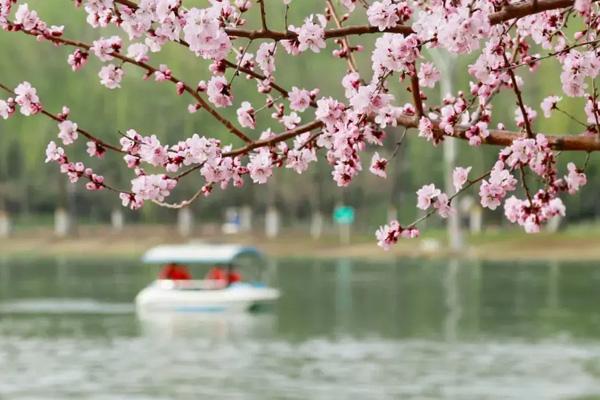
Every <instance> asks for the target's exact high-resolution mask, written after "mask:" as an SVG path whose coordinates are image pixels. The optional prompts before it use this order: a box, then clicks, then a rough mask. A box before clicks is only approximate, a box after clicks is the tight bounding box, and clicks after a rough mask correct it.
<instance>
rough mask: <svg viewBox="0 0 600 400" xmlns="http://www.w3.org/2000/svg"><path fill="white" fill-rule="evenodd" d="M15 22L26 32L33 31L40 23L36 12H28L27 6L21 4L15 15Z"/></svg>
mask: <svg viewBox="0 0 600 400" xmlns="http://www.w3.org/2000/svg"><path fill="white" fill-rule="evenodd" d="M15 22H16V23H17V24H19V25H21V26H23V29H25V30H26V31H31V30H34V29H35V28H36V27H37V25H38V24H39V23H40V22H41V21H40V19H39V18H38V15H37V12H36V11H30V10H29V5H28V4H21V5H19V8H18V9H17V12H16V13H15Z"/></svg>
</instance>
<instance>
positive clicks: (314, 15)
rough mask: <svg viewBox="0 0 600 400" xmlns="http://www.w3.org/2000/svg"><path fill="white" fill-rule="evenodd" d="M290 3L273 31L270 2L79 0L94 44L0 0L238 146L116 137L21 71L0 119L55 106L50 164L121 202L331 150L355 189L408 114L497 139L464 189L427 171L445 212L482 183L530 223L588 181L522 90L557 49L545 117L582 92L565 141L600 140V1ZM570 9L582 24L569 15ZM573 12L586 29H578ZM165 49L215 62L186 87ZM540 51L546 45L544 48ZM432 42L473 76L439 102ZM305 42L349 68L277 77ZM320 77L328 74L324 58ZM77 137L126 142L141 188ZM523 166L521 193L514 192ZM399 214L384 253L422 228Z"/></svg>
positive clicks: (428, 205) (106, 80) (432, 130)
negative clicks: (315, 79)
mask: <svg viewBox="0 0 600 400" xmlns="http://www.w3.org/2000/svg"><path fill="white" fill-rule="evenodd" d="M281 2H282V3H283V4H284V5H285V9H286V13H285V15H284V16H283V17H284V18H282V20H284V21H285V23H286V26H285V29H284V30H281V31H276V30H273V29H272V27H273V26H274V25H275V24H272V23H271V21H272V20H271V18H273V16H272V15H270V14H271V13H272V12H273V10H272V9H271V8H269V7H266V10H265V7H264V6H265V4H260V6H258V3H259V2H258V1H256V0H209V1H208V2H202V5H201V6H198V5H191V4H184V2H183V1H181V0H139V1H138V2H132V1H129V0H76V1H75V4H76V5H77V6H82V7H83V9H84V11H85V14H86V20H87V23H88V24H89V25H90V26H91V27H92V28H110V29H106V30H105V29H102V30H101V32H111V34H110V36H100V35H98V37H97V38H96V39H95V40H93V41H92V42H91V43H89V44H88V43H84V42H80V41H77V40H73V39H70V38H67V37H66V36H67V34H68V30H66V29H65V27H64V26H61V25H50V24H48V23H47V22H45V21H44V20H42V18H41V17H40V16H39V15H38V13H37V12H36V11H35V10H32V9H31V8H30V7H29V5H28V4H27V3H26V2H24V1H21V0H0V27H1V28H2V29H3V30H4V31H5V32H10V33H12V32H21V33H24V34H26V35H29V36H33V37H35V38H36V39H37V40H38V41H47V42H50V43H52V44H54V45H56V46H68V47H70V48H72V49H71V51H70V54H69V55H68V57H67V60H66V61H67V65H68V66H69V67H70V68H71V69H72V70H73V71H79V70H81V69H83V68H90V67H89V66H88V61H89V59H90V58H95V59H96V60H97V61H98V62H99V63H100V64H101V65H100V67H99V69H98V71H97V75H98V78H99V82H100V84H101V85H103V86H105V87H106V88H108V89H111V90H118V89H119V88H121V85H122V82H123V80H124V79H126V78H127V79H130V77H129V76H127V77H126V76H125V71H126V69H125V65H126V64H128V65H130V66H134V67H137V68H140V69H141V70H142V71H143V73H144V78H145V79H147V80H148V81H154V82H164V84H172V85H173V88H174V90H173V91H174V94H177V95H180V96H183V95H186V96H189V97H190V103H189V105H188V107H187V111H188V112H190V113H198V118H204V117H210V118H215V119H216V120H217V121H218V122H219V123H220V124H221V125H222V126H223V129H224V130H226V131H228V132H229V133H231V134H232V135H233V137H235V139H234V140H235V141H242V142H243V143H242V147H234V145H235V144H236V142H233V141H232V142H231V143H225V142H222V141H221V140H217V139H215V138H211V137H209V136H206V133H197V134H194V135H193V136H191V137H189V138H182V139H181V140H180V141H179V142H177V143H175V144H164V143H162V142H161V140H160V137H159V135H157V134H151V133H140V132H137V131H136V130H135V129H134V128H131V127H123V131H125V134H124V135H123V137H121V138H120V140H119V143H118V144H112V145H111V144H110V143H109V142H110V141H106V142H105V141H104V140H101V139H99V138H98V137H96V136H94V135H93V134H91V133H90V132H87V131H85V130H83V129H82V127H80V125H79V124H78V123H77V122H75V121H74V120H73V119H72V118H71V117H70V115H69V110H68V109H66V108H65V109H63V110H62V112H60V113H58V114H53V113H52V112H50V111H48V110H46V109H44V108H43V106H42V103H41V101H40V99H39V97H38V93H37V90H36V89H35V88H34V87H33V86H32V85H31V84H30V83H28V82H22V83H21V84H19V85H18V86H16V87H15V88H14V90H13V89H11V88H8V87H4V85H2V86H0V87H1V88H2V89H4V91H8V92H9V96H8V97H7V98H5V99H0V117H2V118H3V119H7V118H9V117H11V116H13V115H15V114H16V111H17V110H18V111H19V112H20V114H22V115H24V116H32V115H38V114H44V115H46V116H47V117H50V118H52V119H54V120H55V121H56V123H57V126H58V133H57V139H58V140H59V141H60V142H59V143H61V144H62V146H59V145H57V143H56V142H55V141H54V140H53V141H51V142H50V143H49V145H48V147H47V151H46V160H47V161H48V162H50V161H52V162H56V163H58V164H59V168H60V170H61V171H62V172H63V173H65V174H67V176H68V178H69V179H70V180H71V181H73V182H74V181H77V180H79V179H81V178H84V179H85V180H86V181H87V182H86V187H87V188H88V189H89V190H100V189H107V188H108V189H111V190H115V191H117V192H118V195H119V197H120V199H121V201H122V203H123V205H124V206H127V207H130V208H133V209H137V208H139V207H141V206H142V205H143V204H144V203H145V202H147V201H152V202H156V203H159V204H164V203H165V202H167V201H168V199H169V198H170V197H171V194H172V193H173V192H174V191H175V190H176V187H177V184H178V182H179V181H180V179H182V178H183V177H184V176H187V175H189V174H191V173H195V174H196V175H198V174H199V175H200V178H201V187H200V193H202V194H204V195H209V194H210V193H211V191H212V190H213V188H215V187H220V188H221V189H225V188H226V187H228V186H230V185H232V186H235V187H240V186H242V185H243V184H244V182H245V181H252V182H253V183H256V184H265V183H267V182H268V181H269V179H271V177H272V176H273V174H274V171H275V170H276V169H278V168H288V169H291V170H293V171H295V172H296V173H299V174H300V173H304V172H305V171H307V170H308V169H309V168H310V166H311V164H314V163H315V162H317V161H318V160H319V156H320V155H321V156H322V158H323V159H325V160H326V161H327V162H328V163H329V164H330V166H331V175H332V179H333V181H334V182H335V183H336V184H337V185H338V186H341V187H344V186H347V185H349V184H351V182H352V181H353V179H354V178H355V177H356V176H358V175H359V174H360V173H361V172H362V170H363V160H364V159H365V156H366V157H367V160H369V158H370V163H369V165H368V170H369V171H370V172H371V173H372V174H374V175H376V176H377V177H378V178H381V179H385V178H386V177H387V168H388V166H389V162H388V160H389V159H390V158H391V157H394V156H395V154H396V152H393V153H392V154H390V155H387V154H386V153H387V150H386V149H385V148H384V147H383V145H384V139H385V137H386V135H390V134H392V135H393V134H394V130H393V129H391V128H394V127H404V128H405V129H415V130H416V131H417V132H418V136H419V137H422V138H424V139H425V140H427V141H429V142H431V143H432V144H433V145H437V144H439V143H440V142H442V141H443V140H446V138H449V137H452V138H460V139H464V140H466V141H467V142H468V144H469V145H470V146H473V147H478V146H481V145H483V144H502V145H503V148H502V149H501V150H500V152H499V155H498V159H497V161H496V162H495V164H494V165H493V166H490V168H489V170H487V171H482V172H481V175H480V176H479V177H477V178H471V179H469V175H470V174H471V170H472V168H471V167H470V166H465V167H458V168H456V169H455V170H454V171H453V174H452V178H453V179H452V180H453V182H452V184H453V186H454V189H455V192H454V193H445V192H443V191H442V190H440V189H438V188H437V187H436V186H435V185H434V184H427V185H424V186H423V187H422V188H421V189H419V191H418V192H417V208H419V209H420V210H422V211H423V212H425V214H426V215H430V214H438V215H439V216H440V217H442V218H447V217H448V216H450V215H451V214H452V212H453V209H452V206H451V202H452V199H453V198H454V197H455V196H456V195H458V194H460V193H461V192H462V191H464V190H466V189H467V188H469V187H471V186H472V185H474V184H476V183H479V195H480V200H481V205H482V206H483V207H486V208H489V209H491V210H494V209H496V208H498V207H500V206H502V205H503V208H504V212H505V215H506V218H507V219H508V220H509V221H511V222H514V223H518V224H519V225H521V226H523V227H524V229H525V230H526V231H527V232H536V231H538V230H540V227H541V226H542V224H543V223H544V222H546V221H548V220H549V219H550V218H553V217H555V216H561V215H565V212H566V211H565V207H564V204H563V203H562V200H561V199H560V197H559V195H560V194H564V193H568V194H575V193H576V192H577V191H578V190H579V189H580V188H581V187H582V186H583V185H585V183H586V176H585V172H584V171H583V170H582V169H578V168H577V167H576V166H575V164H574V163H569V164H568V166H567V170H568V172H567V173H566V175H563V176H562V177H561V176H560V174H559V172H558V167H557V154H556V152H555V150H561V146H563V147H564V146H565V144H564V143H563V142H564V141H559V140H556V139H552V138H549V137H547V136H546V135H543V134H537V135H536V133H537V131H536V122H537V119H538V109H536V107H535V105H532V104H525V103H524V101H523V96H522V92H523V90H524V88H526V82H525V80H524V79H523V78H522V77H521V74H522V71H526V70H528V71H532V72H535V71H536V69H537V68H538V67H539V65H540V64H541V63H542V62H551V61H546V60H553V61H554V62H555V63H557V64H558V66H559V69H560V71H561V72H560V81H561V83H562V92H563V93H562V94H561V93H558V94H554V93H552V94H548V96H547V97H546V98H545V99H544V101H542V103H541V104H540V105H539V111H541V112H540V113H539V115H540V116H541V115H543V117H545V118H553V117H554V115H556V114H557V113H561V114H568V113H566V111H565V110H563V109H562V108H561V107H560V106H559V103H560V102H561V100H562V95H564V96H566V97H581V98H582V99H583V101H584V103H585V105H584V107H583V109H582V110H581V112H580V113H579V114H581V115H576V116H573V115H570V114H568V116H569V117H571V118H573V119H575V120H578V118H580V117H584V121H585V122H581V124H583V125H584V126H585V131H584V132H583V135H580V136H573V138H574V139H575V140H577V141H579V142H578V145H577V146H572V148H571V149H574V150H589V151H591V150H598V148H597V146H596V145H595V144H594V142H593V141H590V140H588V139H589V136H593V135H599V134H600V128H599V127H600V115H599V114H600V107H599V105H598V96H597V93H596V90H594V85H593V80H594V79H595V78H596V77H597V76H598V74H599V73H600V61H598V60H599V59H600V58H599V57H598V56H599V51H598V50H597V48H598V46H597V45H598V39H597V34H596V31H597V29H596V28H597V21H598V20H599V19H600V5H598V3H596V2H592V1H590V0H574V1H572V2H565V1H564V0H547V1H545V2H544V4H543V7H540V6H539V5H538V4H537V2H535V1H531V2H529V1H501V0H456V1H452V2H448V1H430V2H415V1H407V0H376V1H372V2H368V3H367V2H360V1H357V0H334V1H332V2H327V7H326V10H325V11H323V9H322V8H321V9H318V8H317V7H315V9H314V10H313V12H311V13H309V14H308V15H305V16H302V17H301V18H298V19H293V20H291V18H290V21H288V17H289V15H292V14H289V13H288V11H289V8H291V7H294V4H296V3H297V2H294V1H292V0H281ZM567 3H568V4H567ZM363 6H364V7H363ZM336 7H339V9H338V10H336ZM338 11H342V12H343V14H342V15H341V16H340V13H338ZM251 13H254V14H255V15H251ZM574 19H576V20H577V22H575V23H571V21H572V20H574ZM249 21H256V22H254V23H250V22H249ZM258 21H259V22H258ZM351 21H353V22H351ZM354 21H362V24H360V23H359V24H355V22H354ZM254 24H257V25H254ZM567 24H568V25H569V27H577V28H575V29H567ZM580 27H583V28H581V29H580V30H577V29H579V28H580ZM359 38H360V40H362V42H361V43H360V44H358V43H357V42H358V41H359ZM167 44H172V45H176V46H181V47H184V48H186V49H187V50H188V51H189V54H190V56H191V58H194V59H195V58H200V59H202V60H206V61H207V62H206V63H202V64H207V65H208V66H207V69H206V70H205V76H203V79H202V80H200V82H197V83H196V82H193V83H191V82H186V80H185V79H183V78H182V77H180V76H179V74H178V71H176V69H175V68H171V66H169V65H167V64H164V63H162V64H161V63H156V62H155V59H156V58H158V57H156V55H157V53H160V52H161V50H162V49H163V47H165V46H166V45H167ZM366 49H371V50H370V51H371V52H370V54H368V55H367V54H365V55H364V56H363V57H361V58H362V59H363V60H370V65H369V68H367V69H366V70H361V69H360V68H359V67H360V66H361V64H360V63H358V62H356V59H355V56H356V54H355V53H361V52H365V51H366ZM540 49H541V50H543V52H544V54H538V53H535V52H537V51H541V50H540ZM432 51H434V52H435V51H437V52H442V54H446V53H447V54H452V55H458V56H464V57H468V59H470V60H472V62H471V64H470V65H469V66H468V68H467V71H466V72H467V73H468V75H469V79H470V82H469V84H468V87H466V88H463V90H459V91H457V92H455V93H442V95H443V96H444V97H443V100H442V102H441V103H440V104H436V103H435V102H434V101H432V100H431V99H432V98H435V97H437V94H436V93H437V92H436V91H437V90H438V89H439V81H440V80H441V79H442V77H443V75H444V73H445V72H444V70H443V66H442V65H437V64H436V60H435V59H432V57H431V56H430V54H431V52H432ZM312 53H326V54H330V55H331V56H332V57H333V59H334V60H337V61H341V62H342V63H344V66H345V67H346V69H347V70H346V72H344V73H343V74H342V75H341V76H335V77H334V78H333V79H334V80H335V81H336V82H338V83H339V92H335V91H326V90H324V89H323V88H314V87H313V88H310V87H301V85H300V84H296V85H295V86H292V87H291V88H286V87H284V86H282V85H281V84H280V81H278V78H279V77H280V76H281V75H282V74H285V73H286V71H285V68H282V66H281V63H282V62H284V60H287V62H290V61H289V60H291V59H293V57H296V56H298V57H299V56H304V55H310V54H312ZM202 64H199V65H202ZM284 67H285V65H284ZM332 71H333V69H332ZM317 73H322V72H321V71H319V72H317ZM238 76H241V77H244V78H246V80H250V81H252V82H253V84H255V85H256V93H255V95H254V96H252V97H251V98H244V97H243V96H241V95H240V93H241V91H240V90H239V87H240V86H241V83H240V81H241V80H242V79H239V78H237V77H238ZM323 76H327V79H329V76H330V74H329V71H327V74H324V75H323ZM323 79H324V78H323ZM398 85H400V86H401V87H402V88H405V89H406V91H407V93H408V94H409V96H410V97H411V98H412V101H411V102H409V103H406V102H405V101H406V100H402V99H403V98H404V96H403V95H404V93H402V92H401V91H398V90H397V87H398ZM501 92H508V93H511V94H513V95H514V98H515V100H516V104H517V106H516V107H515V110H514V120H512V121H497V120H495V115H497V114H494V107H493V102H492V99H493V97H494V96H495V95H496V94H498V93H501ZM338 93H339V94H338ZM341 93H343V96H342V95H341ZM225 115H233V116H234V118H233V120H228V119H227V118H226V117H225ZM507 126H508V128H507ZM511 127H512V129H513V130H510V129H511ZM82 137H85V139H86V143H85V145H86V150H87V153H88V154H89V155H90V157H94V158H102V157H103V156H104V154H105V153H106V151H115V152H118V153H121V155H122V159H123V162H124V165H125V166H126V167H127V168H128V169H130V170H131V173H132V179H131V182H130V184H131V185H130V188H128V189H126V190H125V189H123V190H117V189H114V188H112V187H111V186H109V185H108V184H107V183H106V182H105V181H104V178H103V177H102V176H100V175H98V174H96V173H95V172H94V171H92V170H91V169H90V168H88V167H86V166H85V164H84V163H83V162H80V161H78V162H73V161H71V160H70V159H69V158H68V156H67V150H68V149H69V146H73V145H75V144H76V143H77V142H78V141H79V140H81V138H82ZM507 138H510V139H507ZM114 141H116V140H114ZM400 142H401V140H400ZM507 143H508V145H507ZM238 144H239V143H238ZM398 145H401V143H399V144H398ZM566 150H570V149H569V148H566ZM367 155H368V156H367ZM528 174H529V175H534V176H535V177H536V180H537V182H541V183H540V184H538V186H539V187H536V188H535V189H534V188H532V189H530V188H529V186H528V185H527V183H528V179H527V178H528ZM518 179H520V180H521V183H522V186H524V190H523V191H524V192H525V193H519V192H518V189H517V187H518V186H519V185H518ZM447 186H450V185H447ZM509 195H510V196H511V197H509ZM517 195H519V196H521V198H518V197H517ZM523 196H525V197H523ZM406 226H407V227H406V228H404V227H402V226H401V225H400V223H399V222H398V221H392V222H391V223H389V224H388V225H384V226H383V227H382V228H380V229H379V230H378V232H377V238H378V241H379V244H380V245H381V246H382V247H384V248H389V247H390V246H391V245H392V244H394V243H396V242H397V241H398V239H399V238H401V237H403V238H404V237H406V238H410V237H415V236H417V235H418V230H417V228H416V227H415V226H414V224H408V225H406Z"/></svg>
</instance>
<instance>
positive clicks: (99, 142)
mask: <svg viewBox="0 0 600 400" xmlns="http://www.w3.org/2000/svg"><path fill="white" fill-rule="evenodd" d="M0 89H2V90H4V91H5V92H7V93H9V94H10V95H12V96H15V95H16V93H15V92H14V91H13V90H12V89H10V88H9V87H8V86H6V85H4V84H3V83H0ZM40 113H41V114H42V115H44V116H46V117H48V118H50V119H52V120H54V121H56V122H63V119H60V118H59V117H57V116H56V115H55V114H52V113H51V112H49V111H48V110H46V109H45V108H43V107H42V108H41V109H40ZM76 131H77V132H78V133H80V134H81V135H83V136H84V137H86V138H88V139H89V140H92V141H94V142H95V143H96V144H97V145H100V146H102V147H103V148H105V149H110V150H113V151H116V152H118V153H124V151H123V150H121V149H120V148H119V147H117V146H113V145H112V144H110V143H107V142H105V141H103V140H102V139H99V138H98V137H97V136H94V135H92V134H91V133H89V132H88V131H86V130H85V129H82V128H79V127H77V129H76Z"/></svg>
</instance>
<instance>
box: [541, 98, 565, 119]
mask: <svg viewBox="0 0 600 400" xmlns="http://www.w3.org/2000/svg"><path fill="white" fill-rule="evenodd" d="M561 100H562V97H558V96H548V97H546V98H544V100H543V101H542V104H541V108H542V111H543V112H544V117H546V118H550V116H551V115H552V110H554V109H555V108H556V105H557V104H558V102H559V101H561Z"/></svg>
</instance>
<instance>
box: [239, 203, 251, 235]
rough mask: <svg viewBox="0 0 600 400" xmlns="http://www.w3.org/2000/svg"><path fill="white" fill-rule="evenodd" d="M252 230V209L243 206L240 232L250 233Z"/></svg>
mask: <svg viewBox="0 0 600 400" xmlns="http://www.w3.org/2000/svg"><path fill="white" fill-rule="evenodd" d="M251 230H252V208H251V207H250V206H243V207H242V208H241V209H240V231H242V232H250V231H251Z"/></svg>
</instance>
